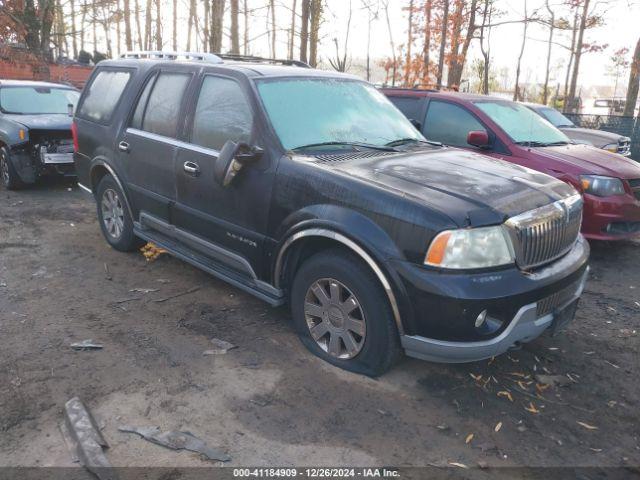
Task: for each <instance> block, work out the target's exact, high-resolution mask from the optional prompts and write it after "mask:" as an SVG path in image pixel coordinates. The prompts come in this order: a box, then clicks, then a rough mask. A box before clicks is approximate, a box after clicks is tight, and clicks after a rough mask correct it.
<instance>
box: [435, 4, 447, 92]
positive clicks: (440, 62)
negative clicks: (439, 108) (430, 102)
mask: <svg viewBox="0 0 640 480" xmlns="http://www.w3.org/2000/svg"><path fill="white" fill-rule="evenodd" d="M448 23H449V1H448V0H445V2H444V8H443V11H442V32H441V34H440V57H439V58H438V73H437V75H436V84H437V88H440V87H441V86H442V71H443V70H444V49H445V47H446V45H447V28H448Z"/></svg>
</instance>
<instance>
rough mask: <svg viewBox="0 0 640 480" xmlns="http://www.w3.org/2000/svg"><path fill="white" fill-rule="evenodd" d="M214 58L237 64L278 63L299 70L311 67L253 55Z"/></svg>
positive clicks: (228, 54)
mask: <svg viewBox="0 0 640 480" xmlns="http://www.w3.org/2000/svg"><path fill="white" fill-rule="evenodd" d="M215 56H217V57H219V58H222V59H224V60H235V61H237V62H261V63H278V64H281V65H288V66H293V67H300V68H311V65H309V64H308V63H305V62H301V61H300V60H288V59H278V58H264V57H256V56H254V55H239V54H235V53H216V54H215Z"/></svg>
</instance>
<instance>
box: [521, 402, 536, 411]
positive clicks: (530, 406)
mask: <svg viewBox="0 0 640 480" xmlns="http://www.w3.org/2000/svg"><path fill="white" fill-rule="evenodd" d="M524 409H525V410H526V411H527V412H531V413H540V410H538V409H537V408H536V406H535V405H534V404H533V402H529V406H528V407H524Z"/></svg>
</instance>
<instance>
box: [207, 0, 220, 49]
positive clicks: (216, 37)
mask: <svg viewBox="0 0 640 480" xmlns="http://www.w3.org/2000/svg"><path fill="white" fill-rule="evenodd" d="M223 19H224V0H213V3H212V4H211V34H210V35H211V36H210V38H209V51H211V52H215V53H217V52H220V51H222V22H223Z"/></svg>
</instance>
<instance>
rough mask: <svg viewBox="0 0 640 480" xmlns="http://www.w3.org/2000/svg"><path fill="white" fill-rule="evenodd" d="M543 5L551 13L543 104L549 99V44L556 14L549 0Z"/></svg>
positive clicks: (551, 41)
mask: <svg viewBox="0 0 640 480" xmlns="http://www.w3.org/2000/svg"><path fill="white" fill-rule="evenodd" d="M545 6H546V7H547V10H548V11H549V15H551V24H550V25H549V45H548V46H547V66H546V70H545V74H544V86H543V87H542V103H543V104H544V105H546V104H547V102H548V101H549V70H550V68H551V45H552V43H553V31H554V29H555V21H556V15H555V12H554V11H553V10H552V9H551V7H550V6H549V0H546V2H545Z"/></svg>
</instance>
